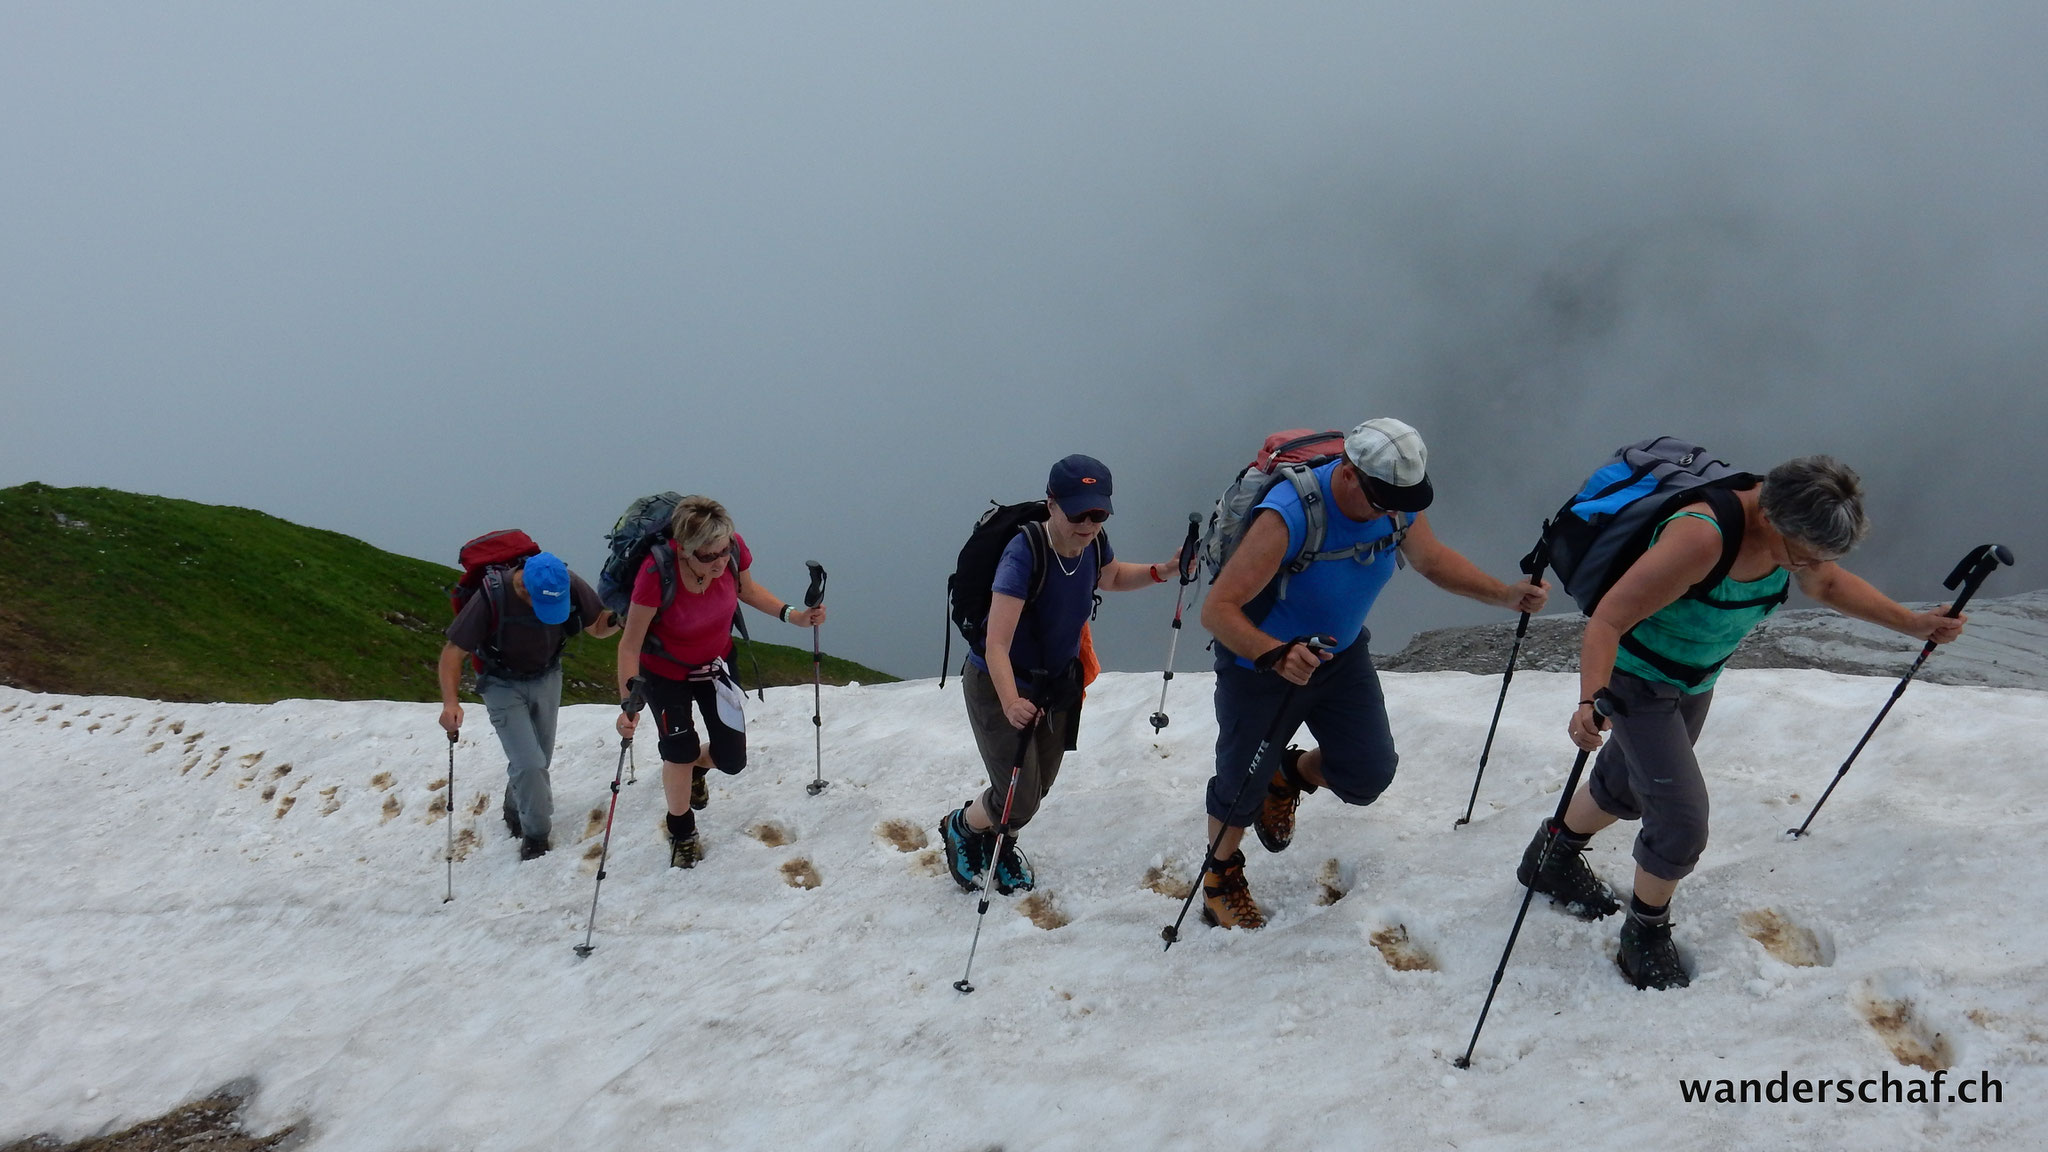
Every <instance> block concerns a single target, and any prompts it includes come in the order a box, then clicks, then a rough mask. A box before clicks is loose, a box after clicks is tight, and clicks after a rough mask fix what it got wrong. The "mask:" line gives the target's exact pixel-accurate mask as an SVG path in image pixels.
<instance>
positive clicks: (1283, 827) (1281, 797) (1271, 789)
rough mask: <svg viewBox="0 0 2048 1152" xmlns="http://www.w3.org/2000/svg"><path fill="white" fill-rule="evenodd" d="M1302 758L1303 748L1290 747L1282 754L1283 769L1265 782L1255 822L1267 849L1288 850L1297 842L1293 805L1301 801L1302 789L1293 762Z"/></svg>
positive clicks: (1260, 839)
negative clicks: (1297, 780) (1297, 782)
mask: <svg viewBox="0 0 2048 1152" xmlns="http://www.w3.org/2000/svg"><path fill="white" fill-rule="evenodd" d="M1300 760H1301V749H1299V748H1289V749H1288V750H1287V751H1285V752H1282V753H1281V754H1280V770H1279V771H1278V772H1275V773H1273V780H1272V783H1270V784H1267V785H1266V799H1265V802H1264V803H1262V804H1260V805H1259V816H1258V819H1257V820H1254V821H1253V822H1252V824H1253V827H1255V828H1257V829H1258V832H1259V843H1261V844H1264V845H1265V846H1266V851H1268V852H1285V851H1287V846H1288V845H1289V844H1292V843H1294V809H1295V806H1296V805H1298V804H1300V803H1301V797H1302V794H1303V789H1302V788H1300V787H1299V786H1297V785H1296V784H1295V783H1294V765H1295V764H1296V763H1297V762H1299V761H1300Z"/></svg>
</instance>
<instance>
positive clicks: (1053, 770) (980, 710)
mask: <svg viewBox="0 0 2048 1152" xmlns="http://www.w3.org/2000/svg"><path fill="white" fill-rule="evenodd" d="M960 690H961V692H962V693H963V694H964V695H965V696H966V697H967V725H968V727H970V728H972V729H974V746H975V747H976V748H978V749H980V751H981V762H982V766H983V767H985V768H987V769H988V783H989V787H988V790H987V791H985V792H983V793H982V794H981V807H982V811H984V812H987V813H988V818H989V819H990V820H991V821H993V822H995V823H998V824H1000V823H1001V822H1002V819H1003V800H1004V797H1005V796H1007V795H1008V794H1009V791H1010V769H1011V767H1012V766H1017V767H1018V769H1019V770H1018V772H1017V795H1016V798H1015V799H1013V800H1012V801H1011V802H1010V831H1012V832H1015V831H1016V830H1018V829H1019V828H1022V827H1024V825H1026V824H1029V823H1030V822H1031V818H1032V817H1033V816H1035V815H1037V814H1038V802H1039V801H1041V800H1043V799H1045V794H1046V793H1048V792H1050V791H1052V783H1053V781H1054V780H1056V779H1058V778H1059V774H1060V759H1061V757H1062V756H1064V755H1065V754H1066V750H1067V748H1068V747H1069V746H1070V745H1071V744H1072V740H1071V737H1072V736H1073V735H1074V733H1075V731H1076V729H1077V726H1078V725H1079V724H1080V720H1081V717H1080V715H1079V712H1078V706H1076V707H1071V708H1062V709H1054V710H1050V711H1048V712H1047V713H1046V714H1045V719H1044V720H1043V721H1041V722H1040V723H1039V725H1038V730H1037V731H1036V732H1034V733H1033V734H1032V736H1031V742H1030V743H1029V744H1028V745H1026V746H1025V749H1024V759H1023V762H1022V764H1021V765H1019V763H1018V760H1017V746H1018V744H1019V743H1020V742H1022V741H1023V739H1024V733H1023V732H1020V731H1018V730H1017V729H1016V728H1014V727H1012V726H1011V725H1010V718H1009V717H1008V716H1005V715H1003V701H1002V698H1001V697H1000V696H997V695H996V684H995V681H994V680H991V679H989V675H988V673H987V672H984V671H982V670H981V669H980V668H977V667H975V666H974V661H972V660H969V661H967V662H966V663H965V664H963V665H962V666H961V668H960Z"/></svg>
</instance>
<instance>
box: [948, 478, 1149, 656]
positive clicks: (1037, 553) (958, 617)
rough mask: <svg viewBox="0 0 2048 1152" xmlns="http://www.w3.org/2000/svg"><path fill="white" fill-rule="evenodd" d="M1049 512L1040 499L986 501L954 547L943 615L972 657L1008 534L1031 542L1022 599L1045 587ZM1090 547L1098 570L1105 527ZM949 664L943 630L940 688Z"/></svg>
mask: <svg viewBox="0 0 2048 1152" xmlns="http://www.w3.org/2000/svg"><path fill="white" fill-rule="evenodd" d="M1049 515H1050V513H1049V512H1047V511H1046V507H1045V501H1044V500H1043V499H1039V500H1027V501H1025V502H1023V503H1021V504H998V503H996V502H995V501H994V500H991V501H989V509H988V511H986V512H984V513H982V514H981V519H979V520H976V521H975V522H974V531H972V532H970V533H968V536H967V543H965V544H963V545H961V546H960V556H959V559H958V560H956V561H955V562H954V564H953V574H952V575H951V576H948V577H946V619H947V622H948V623H949V624H950V625H951V626H952V628H957V629H959V630H960V638H961V639H963V640H965V641H967V646H968V647H969V648H971V649H973V650H974V654H975V655H977V656H979V655H981V651H982V642H983V641H984V640H985V639H986V638H987V636H988V607H989V602H990V601H991V600H992V599H994V595H995V594H994V591H993V590H992V589H991V587H990V586H991V585H993V584H994V583H995V579H996V568H997V567H998V566H999V565H1001V563H1002V560H1003V549H1005V548H1008V547H1009V546H1010V537H1012V536H1015V535H1016V534H1017V533H1019V532H1022V533H1024V539H1025V540H1026V541H1027V542H1028V543H1029V544H1030V546H1031V595H1029V596H1027V597H1025V603H1026V604H1029V603H1030V602H1031V601H1032V600H1035V599H1037V598H1038V593H1039V591H1040V590H1041V589H1043V588H1044V587H1045V557H1046V553H1047V552H1049V551H1051V546H1050V544H1049V543H1048V541H1047V539H1046V528H1045V521H1046V518H1047V517H1048V516H1049ZM1094 548H1095V567H1096V569H1097V571H1098V572H1100V570H1101V568H1102V564H1103V557H1104V556H1105V555H1107V554H1108V548H1109V533H1108V532H1107V531H1104V532H1099V533H1097V534H1096V536H1095V542H1094ZM1095 602H1096V603H1097V604H1098V605H1099V604H1101V603H1102V596H1101V594H1100V593H1097V594H1096V597H1095ZM1090 618H1091V619H1092V618H1093V613H1092V612H1091V613H1090ZM952 663H953V632H952V630H951V629H950V628H949V629H948V630H947V632H946V647H945V654H944V655H942V656H940V657H939V687H941V688H944V687H945V686H946V673H947V671H948V669H949V668H950V666H951V664H952Z"/></svg>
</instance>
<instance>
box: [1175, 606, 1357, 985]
mask: <svg viewBox="0 0 2048 1152" xmlns="http://www.w3.org/2000/svg"><path fill="white" fill-rule="evenodd" d="M1296 644H1303V645H1306V646H1307V647H1308V648H1309V649H1310V650H1311V651H1315V652H1327V651H1329V650H1330V649H1332V648H1334V647H1336V646H1337V641H1336V640H1335V639H1333V638H1331V637H1328V636H1296V637H1295V638H1294V639H1292V640H1289V641H1288V642H1287V643H1285V644H1282V645H1281V646H1279V647H1278V648H1275V649H1273V650H1272V651H1271V652H1268V653H1266V654H1265V655H1264V656H1261V657H1259V658H1258V660H1257V661H1256V662H1255V663H1254V664H1253V665H1252V666H1253V668H1254V669H1256V670H1257V671H1260V672H1267V671H1271V670H1272V669H1273V667H1274V666H1275V665H1277V664H1279V663H1280V661H1282V660H1284V659H1286V658H1287V653H1288V651H1289V650H1291V649H1292V648H1293V647H1294V646H1295V645H1296ZM1300 687H1301V685H1299V684H1295V683H1293V682H1291V681H1290V682H1289V683H1288V685H1287V691H1285V692H1283V693H1281V695H1280V706H1279V707H1278V708H1275V709H1274V710H1273V722H1272V723H1270V724H1268V725H1266V734H1265V736H1263V737H1261V738H1260V740H1259V747H1258V750H1257V751H1255V752H1253V753H1252V762H1251V764H1250V766H1248V767H1247V768H1246V769H1245V773H1244V781H1243V783H1241V784H1239V785H1238V786H1237V795H1236V796H1233V797H1231V800H1230V807H1229V808H1227V809H1225V811H1227V812H1235V811H1237V805H1238V803H1239V802H1240V801H1242V800H1243V799H1244V790H1245V789H1246V788H1249V787H1251V782H1252V777H1254V776H1257V775H1258V774H1259V765H1261V764H1263V763H1265V762H1266V751H1267V750H1268V749H1269V748H1271V747H1272V746H1273V740H1274V738H1275V737H1277V736H1278V735H1279V734H1280V724H1281V722H1282V721H1283V720H1285V719H1286V718H1287V706H1288V705H1289V704H1292V703H1294V693H1295V690H1296V689H1298V688H1300ZM1217 823H1218V824H1219V825H1221V827H1219V828H1217V829H1216V836H1215V838H1214V839H1212V840H1210V841H1209V850H1208V852H1206V853H1204V854H1203V856H1202V868H1201V871H1198V872H1196V873H1195V882H1194V884H1193V886H1191V887H1190V888H1189V889H1188V897H1187V899H1185V900H1183V901H1181V902H1180V915H1178V916H1176V917H1174V918H1173V923H1171V924H1168V925H1167V926H1166V927H1164V928H1162V929H1160V930H1159V938H1160V939H1161V940H1164V941H1166V947H1165V948H1161V949H1160V951H1161V952H1164V951H1166V950H1167V949H1170V948H1172V947H1173V946H1174V944H1175V943H1177V942H1178V941H1179V940H1180V924H1181V921H1183V920H1186V919H1187V918H1188V909H1189V908H1190V907H1192V906H1193V905H1194V903H1195V893H1196V892H1199V891H1201V889H1202V873H1203V872H1207V871H1208V869H1209V861H1211V860H1214V859H1215V858H1216V846H1217V845H1218V844H1221V843H1223V833H1225V832H1226V831H1228V830H1229V829H1230V825H1228V824H1224V823H1223V822H1222V821H1220V820H1219V821H1217Z"/></svg>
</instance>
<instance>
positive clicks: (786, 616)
mask: <svg viewBox="0 0 2048 1152" xmlns="http://www.w3.org/2000/svg"><path fill="white" fill-rule="evenodd" d="M794 607H796V605H794V604H784V605H783V606H782V622H783V623H784V624H787V623H789V610H790V609H791V608H794Z"/></svg>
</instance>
